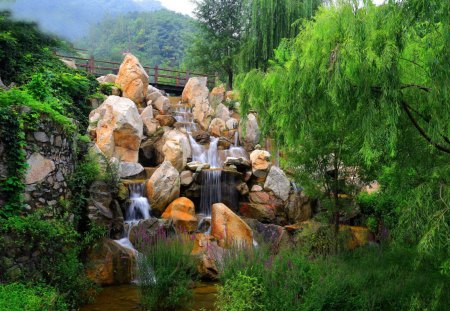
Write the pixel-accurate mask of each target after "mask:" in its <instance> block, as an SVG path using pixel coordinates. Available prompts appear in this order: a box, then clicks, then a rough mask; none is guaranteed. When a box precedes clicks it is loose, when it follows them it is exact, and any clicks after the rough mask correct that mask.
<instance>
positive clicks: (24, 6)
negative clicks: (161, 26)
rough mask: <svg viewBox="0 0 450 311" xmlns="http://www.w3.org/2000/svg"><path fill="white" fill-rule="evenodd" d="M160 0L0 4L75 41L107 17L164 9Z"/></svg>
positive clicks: (23, 0)
mask: <svg viewBox="0 0 450 311" xmlns="http://www.w3.org/2000/svg"><path fill="white" fill-rule="evenodd" d="M162 8H163V6H162V5H161V3H160V2H159V1H157V0H65V1H62V0H39V1H36V0H16V1H7V2H4V3H0V9H10V10H11V11H12V12H13V16H14V17H15V18H17V19H26V20H31V21H35V22H38V24H39V25H40V27H41V28H42V29H43V30H45V31H48V32H51V33H54V34H56V35H58V36H60V37H63V38H66V39H69V40H75V39H79V38H81V37H83V36H84V35H87V33H88V31H89V28H90V27H91V26H92V25H94V24H96V23H98V22H100V21H101V20H102V19H103V18H104V17H106V16H115V15H119V14H123V13H129V12H145V11H155V10H159V9H162Z"/></svg>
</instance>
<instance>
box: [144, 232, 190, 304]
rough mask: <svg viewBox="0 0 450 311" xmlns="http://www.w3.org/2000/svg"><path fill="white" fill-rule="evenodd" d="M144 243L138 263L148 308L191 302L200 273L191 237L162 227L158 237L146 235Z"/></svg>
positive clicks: (145, 302)
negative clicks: (197, 268)
mask: <svg viewBox="0 0 450 311" xmlns="http://www.w3.org/2000/svg"><path fill="white" fill-rule="evenodd" d="M140 244H141V249H142V254H141V255H140V256H139V257H138V260H137V262H138V276H139V285H140V290H141V302H142V304H143V306H144V307H145V308H146V309H147V310H173V309H175V308H177V307H181V306H185V305H186V304H187V303H189V301H190V300H191V298H192V290H191V289H190V286H191V285H192V281H193V276H194V274H195V272H196V269H195V263H194V260H193V258H192V257H191V255H190V252H191V250H192V244H193V243H192V240H191V239H190V237H189V236H187V235H173V236H171V235H169V234H168V233H167V232H166V231H165V230H160V231H159V232H158V234H157V236H155V237H150V238H149V237H144V239H143V240H142V242H141V243H140Z"/></svg>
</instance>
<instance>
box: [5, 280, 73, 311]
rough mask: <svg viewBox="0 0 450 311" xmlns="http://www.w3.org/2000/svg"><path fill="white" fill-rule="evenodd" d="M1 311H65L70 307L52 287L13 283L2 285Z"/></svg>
mask: <svg viewBox="0 0 450 311" xmlns="http://www.w3.org/2000/svg"><path fill="white" fill-rule="evenodd" d="M0 310H9V311H23V310H27V311H42V310H52V311H63V310H68V306H67V305H66V304H65V303H64V300H63V299H62V298H61V297H60V296H59V295H58V293H57V291H56V290H55V289H53V288H51V287H46V286H42V285H34V286H31V285H24V284H20V283H11V284H0Z"/></svg>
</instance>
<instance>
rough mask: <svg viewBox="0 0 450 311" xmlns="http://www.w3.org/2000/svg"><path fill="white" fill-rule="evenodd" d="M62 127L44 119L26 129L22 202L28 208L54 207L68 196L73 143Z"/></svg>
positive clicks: (73, 158)
mask: <svg viewBox="0 0 450 311" xmlns="http://www.w3.org/2000/svg"><path fill="white" fill-rule="evenodd" d="M72 141H73V140H72V138H71V137H68V136H67V135H66V134H65V133H64V131H63V129H62V127H61V126H60V125H58V124H55V123H54V122H51V121H48V120H43V121H42V122H41V123H40V124H39V125H38V126H37V127H36V128H35V129H34V131H27V132H26V147H25V149H26V154H27V163H28V166H29V167H28V170H27V173H26V175H25V181H24V182H25V185H26V187H25V203H26V208H27V209H28V210H33V209H37V208H40V207H44V206H50V207H53V206H55V205H57V204H58V201H60V200H62V199H67V198H68V197H69V196H70V193H69V190H68V186H67V178H68V177H69V175H70V174H71V173H72V172H73V170H74V161H75V156H74V146H73V143H72Z"/></svg>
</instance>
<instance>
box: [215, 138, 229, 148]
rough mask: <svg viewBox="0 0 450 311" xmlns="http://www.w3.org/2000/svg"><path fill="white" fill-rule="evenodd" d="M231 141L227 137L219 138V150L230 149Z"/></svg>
mask: <svg viewBox="0 0 450 311" xmlns="http://www.w3.org/2000/svg"><path fill="white" fill-rule="evenodd" d="M231 145H232V144H231V141H230V140H228V139H226V138H225V137H219V141H218V142H217V148H218V149H219V150H226V149H230V147H231Z"/></svg>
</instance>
